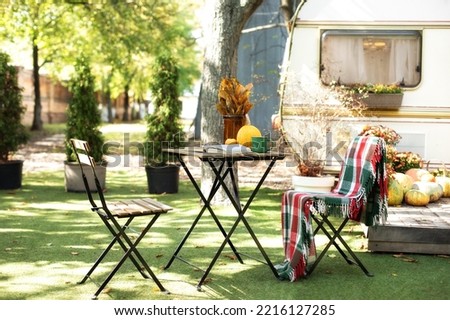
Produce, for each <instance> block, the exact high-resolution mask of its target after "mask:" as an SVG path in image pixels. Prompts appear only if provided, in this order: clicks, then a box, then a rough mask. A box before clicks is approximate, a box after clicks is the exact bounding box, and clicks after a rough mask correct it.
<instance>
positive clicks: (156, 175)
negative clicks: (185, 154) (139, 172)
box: [145, 164, 180, 194]
mask: <svg viewBox="0 0 450 320" xmlns="http://www.w3.org/2000/svg"><path fill="white" fill-rule="evenodd" d="M145 171H146V173H147V184H148V192H149V193H151V194H161V193H177V192H178V184H179V181H180V166H179V165H175V164H171V165H167V166H164V167H152V166H146V167H145Z"/></svg>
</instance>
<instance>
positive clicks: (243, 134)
mask: <svg viewBox="0 0 450 320" xmlns="http://www.w3.org/2000/svg"><path fill="white" fill-rule="evenodd" d="M252 137H261V131H259V129H258V128H257V127H255V126H252V125H250V124H246V125H244V126H242V127H241V128H240V129H239V131H238V133H237V136H236V140H237V142H238V143H239V144H240V145H243V146H246V147H251V146H252Z"/></svg>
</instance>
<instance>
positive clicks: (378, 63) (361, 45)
mask: <svg viewBox="0 0 450 320" xmlns="http://www.w3.org/2000/svg"><path fill="white" fill-rule="evenodd" d="M421 43H422V37H421V33H420V32H419V31H378V30H374V31H367V30H354V31H347V30H345V31H344V30H327V31H324V32H323V33H322V37H321V68H320V77H321V79H322V82H323V83H325V84H329V83H330V82H332V81H337V82H338V83H340V84H343V85H351V84H361V83H373V84H376V83H383V84H391V83H397V84H399V85H401V86H404V87H415V86H417V85H418V84H419V82H420V75H421V63H420V59H421V57H420V56H421Z"/></svg>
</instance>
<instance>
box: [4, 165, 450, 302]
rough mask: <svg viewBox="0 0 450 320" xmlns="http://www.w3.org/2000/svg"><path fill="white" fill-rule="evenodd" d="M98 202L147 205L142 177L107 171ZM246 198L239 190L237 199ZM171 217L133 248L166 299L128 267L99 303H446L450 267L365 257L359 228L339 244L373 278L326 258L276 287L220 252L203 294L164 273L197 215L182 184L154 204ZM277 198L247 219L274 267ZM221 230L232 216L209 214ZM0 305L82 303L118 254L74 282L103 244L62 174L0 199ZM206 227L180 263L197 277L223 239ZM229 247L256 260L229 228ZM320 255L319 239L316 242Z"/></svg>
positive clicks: (191, 281) (440, 259) (431, 259)
mask: <svg viewBox="0 0 450 320" xmlns="http://www.w3.org/2000/svg"><path fill="white" fill-rule="evenodd" d="M107 189H108V190H107V193H106V195H107V196H108V197H110V198H111V199H127V198H129V197H148V196H149V194H148V193H147V185H146V178H145V172H144V169H143V168H142V170H138V171H133V172H132V173H131V172H128V171H112V170H111V171H108V173H107ZM249 191H250V188H244V193H243V196H244V197H245V195H246V194H248V192H249ZM152 197H154V198H156V199H157V200H159V201H162V202H165V203H167V204H169V205H171V206H173V207H174V208H175V209H174V210H173V211H172V212H170V213H169V214H167V215H164V216H162V217H161V218H160V220H158V221H157V223H156V225H155V227H154V228H153V229H152V230H151V231H150V233H149V234H148V235H147V237H146V238H145V239H144V240H143V241H142V243H141V244H140V248H141V252H142V253H143V254H144V256H145V257H146V258H147V259H148V261H149V264H150V265H151V266H152V267H153V270H154V271H155V272H156V274H157V275H158V277H159V278H160V280H161V282H162V283H163V285H164V286H165V287H166V288H167V289H168V290H169V291H170V292H171V294H169V295H166V294H163V293H160V292H159V291H158V289H157V287H156V285H155V284H154V283H153V282H152V281H151V280H150V281H149V280H144V279H143V278H142V277H141V276H140V275H139V274H138V273H137V272H136V270H135V269H134V266H133V265H132V264H131V263H129V262H127V263H125V264H124V266H123V267H122V268H121V269H120V270H119V272H118V273H117V274H116V276H115V277H114V278H113V279H112V281H111V282H110V283H109V285H108V286H107V288H106V289H105V290H104V292H103V293H102V294H101V295H100V296H99V299H103V300H106V299H115V300H125V299H131V300H146V299H155V300H165V299H177V300H179V299H183V300H189V299H255V300H275V299H281V300H291V299H292V300H310V299H313V300H315V299H366V300H369V299H448V298H449V297H450V283H449V277H448V271H449V263H450V260H449V259H448V257H445V256H433V255H408V258H407V259H406V258H405V256H398V255H393V254H374V253H370V252H368V251H367V250H366V249H365V248H367V239H365V238H364V237H363V234H362V231H361V229H360V227H359V226H358V225H355V224H353V225H350V226H349V228H348V229H347V230H346V233H345V237H346V238H347V239H348V241H349V243H350V245H351V246H352V248H353V249H354V250H355V251H356V252H357V254H358V256H359V257H360V259H361V260H362V261H363V263H364V264H365V266H366V267H367V268H368V269H369V271H371V272H372V273H374V274H375V276H374V277H367V276H365V275H364V274H363V272H362V271H361V270H360V269H359V268H358V267H357V266H349V265H347V264H346V262H345V261H344V260H343V259H342V258H341V256H340V255H339V253H337V252H336V251H334V250H333V248H332V249H330V251H329V252H328V255H327V256H326V257H325V258H324V259H323V261H322V262H321V263H320V264H319V266H318V267H317V268H316V270H315V271H314V273H313V274H312V275H311V276H310V277H308V278H307V279H301V280H299V281H297V282H294V283H290V282H287V281H279V280H277V279H276V278H275V277H274V276H273V274H272V273H271V271H270V269H269V268H268V267H267V266H266V265H263V264H261V263H259V262H257V261H253V260H249V259H245V264H240V263H239V262H238V261H236V260H235V259H234V257H233V255H232V254H231V251H230V250H229V248H228V247H226V248H225V251H224V252H223V254H222V255H221V257H220V258H219V260H218V262H217V264H216V266H215V267H214V268H213V269H212V272H211V273H210V275H209V279H208V283H207V284H205V285H204V286H203V291H201V292H199V291H197V289H196V284H197V282H198V280H199V279H200V277H201V272H199V271H197V270H196V269H194V268H192V267H190V266H187V265H186V264H184V263H181V262H179V261H175V262H174V263H173V265H172V266H171V268H169V269H168V270H164V269H163V266H164V265H165V264H166V263H167V261H168V260H169V258H170V256H171V254H172V252H173V251H174V250H175V248H176V245H177V244H178V242H179V241H180V239H181V238H182V236H183V235H184V233H185V231H186V229H187V228H188V226H189V225H190V223H191V222H192V220H193V219H194V218H195V216H196V214H197V212H198V210H199V206H200V204H199V200H198V196H197V194H196V193H195V190H194V189H193V187H192V186H191V185H190V183H188V182H187V181H182V182H181V186H180V191H179V193H177V194H173V195H158V196H153V195H152ZM280 198H281V191H280V190H272V189H268V188H262V189H261V191H260V193H259V195H258V197H257V198H256V199H255V201H254V205H253V206H251V207H250V209H249V211H248V212H247V214H246V216H247V219H248V220H249V221H250V223H251V225H252V226H253V227H254V231H255V233H256V234H257V236H258V238H259V239H260V241H261V242H262V243H263V246H264V247H265V248H266V249H267V252H268V254H269V256H270V257H271V259H272V261H273V262H275V263H276V262H281V261H282V260H283V248H282V243H281V230H280V214H279V210H280ZM217 210H218V213H219V216H220V217H221V221H223V223H224V225H225V226H226V228H229V227H230V226H231V223H232V221H233V218H234V215H233V213H232V212H230V211H229V210H227V209H226V208H217ZM0 218H1V222H2V223H1V226H0V250H1V251H2V255H1V256H0V279H1V281H0V299H3V300H7V299H19V300H23V299H27V300H28V299H42V300H57V299H58V300H68V299H70V300H85V299H90V298H91V296H92V294H93V293H94V292H95V291H96V288H97V287H98V284H99V283H100V282H101V281H102V280H103V278H104V277H105V276H106V274H107V272H108V271H109V270H110V268H112V267H113V266H114V261H115V260H114V259H116V260H117V259H118V257H119V254H120V253H121V252H120V250H118V249H116V250H114V252H113V257H110V259H108V260H107V262H105V264H103V265H101V266H100V267H99V268H98V269H97V270H96V272H94V274H93V277H92V278H93V279H92V280H88V281H87V282H86V283H85V284H83V285H79V284H77V282H78V281H79V280H81V279H82V277H83V276H84V274H85V272H86V271H87V270H88V269H89V267H90V266H91V264H92V263H93V261H94V260H95V258H96V257H97V256H98V255H99V254H100V252H101V250H102V249H103V248H104V247H105V246H106V244H107V243H108V241H109V239H110V236H109V234H108V233H107V232H106V230H105V229H104V226H103V224H102V223H101V221H100V220H99V219H98V217H97V216H96V215H95V214H94V213H93V212H91V211H90V209H89V205H88V202H87V199H86V197H85V195H84V194H81V193H80V194H78V193H67V192H65V191H64V181H63V172H36V173H28V174H26V175H25V176H24V180H23V188H22V189H21V190H17V191H14V192H12V191H0ZM222 238H223V237H222V236H221V234H220V233H219V232H218V230H217V228H216V227H215V224H214V222H213V221H212V219H211V218H210V217H209V215H208V214H207V213H205V219H203V220H201V222H200V223H199V225H198V228H196V230H195V233H194V234H193V235H192V237H191V238H190V240H189V241H188V242H187V243H186V246H185V248H184V249H183V250H182V254H183V256H184V257H186V258H188V259H189V260H191V261H193V262H194V263H196V264H198V265H199V266H201V267H203V268H206V266H207V264H208V263H209V261H210V259H211V258H212V256H213V255H214V253H215V250H216V249H217V247H218V246H219V244H220V242H221V240H222ZM232 239H233V242H234V243H235V245H236V246H237V247H238V248H239V249H240V250H241V251H243V252H247V253H250V254H251V255H254V256H255V257H258V258H260V255H259V251H258V250H257V248H256V246H255V245H254V243H253V241H252V239H251V238H250V237H249V236H248V234H246V233H245V232H244V229H243V228H241V227H240V228H238V230H237V231H236V233H235V235H234V236H233V238H232ZM316 243H317V244H318V245H319V246H320V245H321V244H323V243H324V239H323V237H321V236H318V237H317V238H316Z"/></svg>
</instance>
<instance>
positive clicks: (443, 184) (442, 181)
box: [436, 176, 450, 198]
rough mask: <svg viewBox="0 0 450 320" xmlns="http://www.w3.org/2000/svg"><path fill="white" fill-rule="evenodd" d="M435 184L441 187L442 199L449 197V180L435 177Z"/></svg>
mask: <svg viewBox="0 0 450 320" xmlns="http://www.w3.org/2000/svg"><path fill="white" fill-rule="evenodd" d="M436 182H437V183H438V184H439V185H440V186H441V187H442V197H444V198H449V197H450V178H449V177H444V176H437V177H436Z"/></svg>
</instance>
